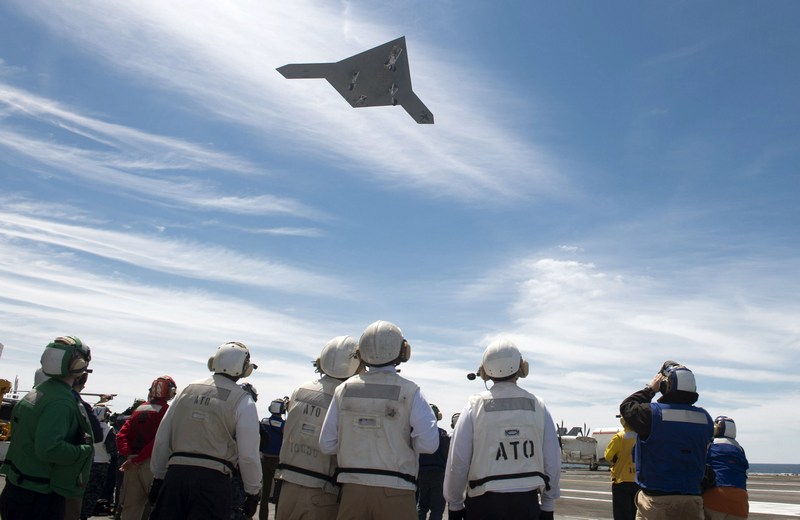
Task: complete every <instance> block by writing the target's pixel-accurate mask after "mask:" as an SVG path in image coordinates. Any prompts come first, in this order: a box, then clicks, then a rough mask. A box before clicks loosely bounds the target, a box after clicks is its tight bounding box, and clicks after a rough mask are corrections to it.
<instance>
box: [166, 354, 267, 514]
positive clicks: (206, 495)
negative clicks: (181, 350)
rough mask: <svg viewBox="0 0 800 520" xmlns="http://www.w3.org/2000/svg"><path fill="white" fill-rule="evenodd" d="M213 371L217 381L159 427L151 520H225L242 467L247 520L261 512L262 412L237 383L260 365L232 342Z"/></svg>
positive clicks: (194, 387) (194, 390) (186, 396)
mask: <svg viewBox="0 0 800 520" xmlns="http://www.w3.org/2000/svg"><path fill="white" fill-rule="evenodd" d="M208 368H209V370H210V371H211V372H213V373H214V375H213V376H211V377H209V378H206V379H202V380H199V381H195V382H194V383H192V384H190V385H189V386H187V387H186V388H184V389H183V390H182V391H181V393H180V394H179V395H178V397H177V398H176V399H175V402H174V404H173V405H172V406H171V407H170V408H169V410H168V411H167V414H166V415H165V416H164V419H163V420H162V421H161V425H160V427H159V428H158V433H157V434H156V441H155V444H154V446H153V456H152V458H151V459H150V467H151V468H152V471H153V485H152V486H151V488H150V501H151V503H154V504H155V505H154V507H153V512H152V513H151V515H150V520H173V519H175V518H182V519H186V520H201V519H202V520H227V519H228V518H229V516H230V514H231V510H232V501H231V474H232V473H233V471H234V470H235V469H236V466H237V465H238V467H239V472H240V473H241V475H242V485H243V487H244V491H245V493H246V494H247V498H246V499H245V505H244V513H245V516H253V515H254V514H255V512H256V509H257V508H258V501H259V498H260V496H259V494H260V491H261V464H260V462H259V455H258V411H257V410H256V403H255V402H254V401H253V398H252V397H251V396H250V393H249V392H248V391H247V390H244V389H243V388H242V387H240V386H239V385H237V384H236V383H237V381H239V379H241V378H245V377H248V376H249V375H250V374H251V373H252V372H253V370H254V369H255V368H256V365H254V364H253V363H251V362H250V351H249V350H248V349H247V347H246V346H245V345H244V344H242V343H238V342H230V343H225V344H223V345H221V346H220V347H219V348H218V349H217V351H216V353H215V354H214V355H213V356H211V357H210V358H209V360H208Z"/></svg>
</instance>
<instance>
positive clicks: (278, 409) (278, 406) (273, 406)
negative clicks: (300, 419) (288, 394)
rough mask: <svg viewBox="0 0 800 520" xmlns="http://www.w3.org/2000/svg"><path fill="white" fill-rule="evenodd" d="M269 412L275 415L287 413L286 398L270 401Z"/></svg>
mask: <svg viewBox="0 0 800 520" xmlns="http://www.w3.org/2000/svg"><path fill="white" fill-rule="evenodd" d="M269 413H271V414H275V415H283V414H285V413H286V398H283V399H275V400H274V401H272V402H271V403H269Z"/></svg>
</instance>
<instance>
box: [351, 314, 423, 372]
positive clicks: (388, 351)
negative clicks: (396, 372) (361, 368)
mask: <svg viewBox="0 0 800 520" xmlns="http://www.w3.org/2000/svg"><path fill="white" fill-rule="evenodd" d="M358 354H359V356H360V357H361V360H362V361H363V362H364V363H365V364H366V365H368V366H372V367H385V366H388V365H397V364H399V363H403V362H405V361H408V360H409V358H410V357H411V345H409V344H408V341H406V339H405V338H404V337H403V332H402V331H401V330H400V329H399V328H398V327H397V325H395V324H394V323H389V322H388V321H380V320H379V321H376V322H375V323H372V324H371V325H370V326H368V327H367V328H366V329H365V330H364V333H363V334H361V338H360V339H359V340H358Z"/></svg>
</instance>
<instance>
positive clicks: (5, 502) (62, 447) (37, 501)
mask: <svg viewBox="0 0 800 520" xmlns="http://www.w3.org/2000/svg"><path fill="white" fill-rule="evenodd" d="M91 358H92V356H91V352H90V349H89V346H88V345H86V344H84V343H83V342H82V341H81V340H80V339H79V338H77V337H75V336H62V337H59V338H56V339H55V340H54V341H52V342H51V343H49V344H48V345H47V347H45V349H44V353H43V354H42V358H41V365H42V372H43V373H44V374H45V375H46V376H49V379H46V380H45V381H43V382H42V383H41V384H38V385H36V386H35V387H34V389H33V390H31V391H30V392H28V393H27V394H26V395H25V397H24V398H23V399H22V400H21V401H19V402H18V403H17V404H16V406H14V410H13V411H12V421H13V423H14V435H13V436H12V437H11V444H10V446H9V447H8V454H7V455H6V459H5V462H4V463H3V466H2V468H0V473H2V474H4V475H5V476H6V482H5V487H4V488H3V493H2V495H0V518H2V519H3V520H54V519H62V518H64V514H65V503H66V498H72V499H80V498H81V497H82V496H83V492H84V489H85V486H86V483H87V481H88V480H89V473H90V470H91V467H92V442H93V438H92V430H91V426H90V424H89V417H88V416H87V414H86V410H85V409H84V408H83V406H81V405H79V404H78V402H77V401H76V400H75V397H74V395H73V394H72V384H73V383H74V382H75V380H76V379H78V378H80V377H81V376H82V375H83V374H84V373H85V372H86V371H87V370H88V368H89V362H90V361H91Z"/></svg>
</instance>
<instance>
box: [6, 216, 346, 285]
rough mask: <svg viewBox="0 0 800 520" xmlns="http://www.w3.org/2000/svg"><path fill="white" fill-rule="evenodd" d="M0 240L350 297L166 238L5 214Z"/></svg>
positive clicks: (272, 267) (245, 259)
mask: <svg viewBox="0 0 800 520" xmlns="http://www.w3.org/2000/svg"><path fill="white" fill-rule="evenodd" d="M0 235H2V236H5V237H8V238H9V239H13V240H16V241H19V240H22V241H25V242H29V243H32V244H36V245H39V246H45V247H52V248H55V251H57V252H63V251H67V252H72V253H79V254H82V255H90V256H92V257H97V258H102V259H105V260H110V261H113V262H120V263H123V264H128V265H131V266H135V267H137V268H142V269H149V270H152V271H155V272H159V273H166V274H170V275H175V276H181V277H186V278H192V279H195V280H202V281H206V282H214V281H216V282H226V283H236V284H241V285H246V286H254V287H267V288H271V289H276V290H280V291H284V292H287V293H299V294H317V295H328V296H334V295H336V296H343V295H346V294H348V293H349V291H348V289H347V286H346V284H344V283H343V282H341V281H339V280H336V279H334V278H330V277H327V276H324V275H319V274H315V273H312V272H308V271H304V270H302V269H297V268H293V267H291V266H288V265H285V264H282V263H280V262H275V261H270V260H266V259H262V258H256V257H252V256H247V255H245V254H242V253H239V252H236V251H233V250H230V249H226V248H224V247H221V246H216V245H207V244H201V243H196V242H192V241H188V240H178V239H169V238H166V237H164V236H163V235H156V236H147V235H137V234H135V233H131V232H129V231H114V230H107V229H102V228H100V227H97V226H84V225H79V224H77V223H63V222H58V221H53V220H47V219H43V218H36V217H29V216H25V215H20V214H16V213H8V212H5V211H0ZM21 267H22V266H21V265H20V268H21ZM12 272H13V271H12Z"/></svg>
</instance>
